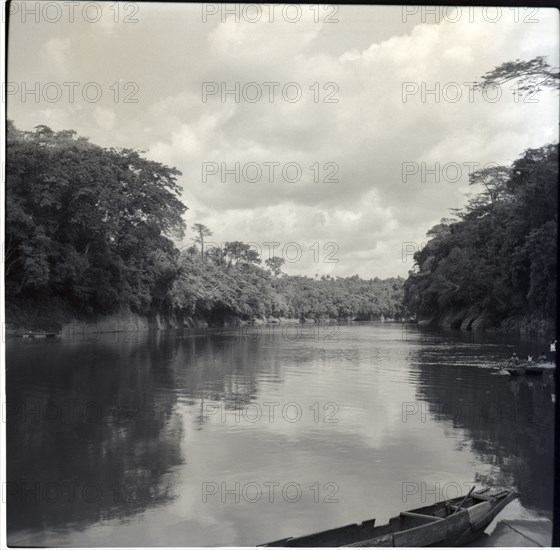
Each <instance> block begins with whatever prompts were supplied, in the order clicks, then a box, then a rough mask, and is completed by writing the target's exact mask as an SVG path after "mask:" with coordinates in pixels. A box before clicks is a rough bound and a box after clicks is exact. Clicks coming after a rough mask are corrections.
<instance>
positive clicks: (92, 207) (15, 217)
mask: <svg viewBox="0 0 560 550" xmlns="http://www.w3.org/2000/svg"><path fill="white" fill-rule="evenodd" d="M7 158H8V171H7V206H8V208H7V230H6V235H7V238H6V249H5V258H6V290H7V301H6V302H7V306H6V310H7V316H6V319H7V322H8V324H9V325H11V326H13V327H16V328H17V327H29V326H32V327H40V326H41V325H47V324H48V325H50V326H53V325H57V326H62V325H64V324H67V323H69V322H73V321H74V320H83V321H87V322H92V321H91V320H92V319H96V318H103V317H107V316H109V317H110V316H111V315H115V314H119V313H122V312H125V313H126V312H130V314H131V315H136V316H140V317H143V318H145V319H147V320H151V321H146V322H147V323H151V325H153V326H156V327H157V326H203V325H207V324H208V325H211V326H222V325H224V324H225V323H232V322H242V321H248V322H250V321H254V320H257V321H258V320H260V321H267V320H278V319H297V320H299V321H301V322H306V321H307V322H309V321H327V320H328V321H332V320H370V321H371V320H378V319H398V320H401V319H406V318H410V317H413V318H416V319H418V320H419V321H421V322H431V323H435V324H439V325H442V326H448V327H453V328H463V329H467V330H470V329H479V328H487V329H495V330H503V331H521V332H529V333H531V332H532V333H536V334H547V335H548V334H550V333H552V332H553V330H554V326H555V318H556V317H555V315H556V268H557V265H556V238H557V221H558V220H557V177H558V167H557V162H558V160H557V159H558V145H557V144H551V145H546V146H543V147H541V148H539V149H532V150H528V151H526V152H525V153H524V154H523V155H522V156H521V157H520V158H519V159H518V160H516V161H515V162H514V163H513V164H512V166H495V167H491V168H486V169H484V170H482V171H479V172H475V173H473V174H471V181H470V183H471V184H472V185H473V186H474V188H475V189H477V192H475V193H474V194H473V195H472V196H471V197H470V199H469V202H468V204H467V206H466V207H465V208H463V209H461V210H455V211H454V216H455V217H454V219H443V220H442V222H441V223H440V224H438V225H436V226H435V227H433V228H432V229H431V230H430V231H429V232H428V237H430V240H429V241H428V243H427V245H426V246H425V247H424V248H423V249H422V250H420V251H418V252H417V253H416V254H415V255H414V260H415V268H414V269H413V270H412V271H411V272H410V273H409V277H408V279H407V281H406V283H405V281H404V279H402V278H400V277H395V278H389V279H385V280H381V279H379V278H377V277H372V278H370V279H362V278H360V277H358V276H357V275H354V276H352V277H331V276H330V275H322V276H321V277H319V276H316V277H315V278H311V277H306V276H293V275H287V274H285V273H283V272H282V270H283V267H284V259H283V258H280V257H271V258H266V259H265V258H261V257H260V256H259V255H258V254H257V252H256V251H255V250H254V249H252V248H251V247H250V246H249V244H246V243H243V242H240V241H231V242H227V243H224V244H223V245H222V246H221V247H219V248H218V247H213V248H208V247H205V242H206V241H208V238H209V237H210V236H211V235H212V232H211V230H210V229H209V228H207V227H205V226H203V225H201V224H198V223H195V224H193V225H192V226H191V227H188V228H187V225H186V223H185V220H184V215H185V213H186V211H187V207H186V206H185V205H184V204H183V202H182V201H181V192H180V188H179V186H178V184H177V181H176V178H177V176H178V175H180V172H179V171H178V170H177V169H175V168H170V167H167V166H164V165H162V164H159V163H157V162H153V161H149V160H147V159H145V158H144V157H142V156H141V154H140V153H139V152H136V151H133V150H128V149H118V150H117V149H104V148H102V147H99V146H96V145H94V144H92V143H90V142H89V141H88V140H87V139H85V138H81V137H77V136H76V133H75V132H73V131H61V132H54V131H53V130H51V129H50V128H48V127H46V126H38V127H36V128H35V129H34V131H32V132H22V131H19V130H17V129H16V128H15V127H14V125H13V124H9V125H8V148H7ZM186 233H188V234H187V237H188V236H189V235H190V240H191V242H192V245H191V246H189V247H187V248H186V249H185V250H179V248H178V247H177V245H176V244H175V242H177V241H180V240H181V239H183V238H184V237H185V234H186Z"/></svg>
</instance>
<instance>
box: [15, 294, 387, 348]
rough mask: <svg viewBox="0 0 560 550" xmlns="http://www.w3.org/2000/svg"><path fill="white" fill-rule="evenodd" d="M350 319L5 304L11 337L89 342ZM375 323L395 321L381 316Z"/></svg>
mask: <svg viewBox="0 0 560 550" xmlns="http://www.w3.org/2000/svg"><path fill="white" fill-rule="evenodd" d="M354 320H358V321H359V320H361V319H354V318H352V317H344V318H340V319H337V318H329V317H322V316H318V317H302V318H299V319H298V318H288V317H264V316H263V317H253V318H250V319H242V318H241V317H239V316H235V315H228V314H225V315H221V316H216V315H212V316H207V317H203V316H188V315H180V314H172V315H170V314H167V315H165V314H152V315H140V314H138V313H135V312H133V311H131V310H130V309H126V308H124V309H120V310H118V311H116V312H114V313H108V314H93V313H90V314H88V313H85V312H83V311H77V310H75V309H73V308H71V307H70V306H69V305H68V304H67V303H65V302H64V301H62V300H57V299H52V300H48V301H46V302H41V303H31V302H20V303H9V304H7V307H6V334H7V335H8V336H13V337H29V338H34V337H36V338H41V337H45V338H48V337H57V336H62V337H72V338H74V339H75V338H78V337H82V338H86V339H90V338H91V336H92V335H93V334H104V333H113V332H118V333H130V334H133V333H136V332H144V331H150V330H168V329H181V328H208V327H213V328H232V327H238V326H245V325H252V326H262V325H274V324H280V325H286V324H290V325H293V324H315V323H320V324H333V323H338V322H351V321H354ZM375 320H379V321H395V320H394V319H386V318H385V317H381V318H380V319H375Z"/></svg>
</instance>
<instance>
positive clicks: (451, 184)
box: [6, 1, 559, 279]
mask: <svg viewBox="0 0 560 550" xmlns="http://www.w3.org/2000/svg"><path fill="white" fill-rule="evenodd" d="M46 5H48V8H45V7H43V8H41V7H40V6H41V4H40V3H38V2H33V1H32V2H26V3H25V2H13V3H12V5H11V10H12V14H11V18H10V29H9V46H8V48H9V49H8V84H7V85H6V96H7V102H8V117H9V118H10V119H12V120H13V121H14V122H15V124H16V126H17V127H18V128H20V129H24V130H30V129H32V128H33V127H34V126H36V125H38V124H45V125H47V126H50V127H51V128H52V129H53V130H57V131H58V130H62V129H73V130H76V131H77V132H78V134H79V135H82V136H87V137H89V138H90V140H91V141H92V142H93V143H97V144H99V145H101V146H104V147H126V148H136V149H139V150H142V151H145V156H147V157H148V158H150V159H152V160H155V161H158V162H161V163H163V164H166V165H169V166H175V167H177V168H178V169H179V170H180V171H181V172H182V176H180V177H179V179H178V181H179V184H180V186H181V188H182V200H183V201H184V202H185V204H186V205H187V206H188V211H187V213H186V216H185V219H186V222H187V224H188V228H189V229H188V231H187V235H186V237H185V239H184V241H183V242H180V243H177V244H178V245H179V246H188V245H190V244H191V242H192V241H191V238H192V237H193V232H192V230H191V227H192V225H193V224H194V223H202V224H205V225H206V226H208V227H209V228H210V229H211V230H212V232H213V236H212V237H210V239H209V240H210V241H211V242H213V243H216V244H218V245H219V244H220V243H223V242H225V241H232V240H241V241H245V242H250V243H253V245H252V246H253V247H254V248H256V249H257V250H258V251H260V252H261V254H262V258H263V260H264V259H266V258H268V257H269V256H272V255H276V256H282V257H284V259H285V260H286V263H285V265H284V271H285V272H286V273H289V274H298V273H299V274H305V275H309V276H312V277H313V276H315V275H316V274H318V275H323V274H330V275H331V276H349V275H354V274H358V275H360V276H361V277H364V278H368V279H369V278H371V277H381V278H385V277H392V276H398V275H400V276H404V277H406V275H407V273H408V271H409V270H410V269H412V266H413V264H412V257H411V253H412V252H414V251H415V250H416V249H418V248H419V247H421V246H423V243H425V242H426V240H427V239H426V232H427V231H428V230H429V229H430V227H432V226H433V225H435V224H436V223H438V222H439V221H440V219H441V218H444V217H449V216H450V209H451V208H458V207H461V206H463V205H464V204H465V202H466V200H467V198H466V195H465V194H466V193H468V192H469V191H471V192H472V191H474V190H475V189H474V188H473V187H470V186H469V185H468V179H469V178H468V175H469V172H470V171H474V170H476V168H477V167H483V166H485V165H488V164H509V163H511V162H512V161H513V160H515V159H516V158H517V157H518V156H519V155H520V154H521V153H522V152H523V151H524V150H526V149H528V148H534V147H540V146H542V145H544V144H546V143H550V142H556V141H557V140H558V117H559V113H558V94H557V92H552V91H547V90H544V91H541V92H540V93H539V94H536V95H533V96H532V97H526V98H520V97H519V96H518V95H516V94H514V91H513V90H512V89H510V85H506V86H505V87H503V88H502V89H499V90H497V89H494V90H488V91H487V92H486V94H485V95H482V94H481V93H480V92H476V93H475V92H471V89H470V86H471V85H470V84H468V83H471V82H474V81H475V80H477V79H479V78H480V77H481V76H482V75H483V74H484V73H486V72H487V71H489V70H492V69H493V68H494V67H495V66H497V65H500V64H501V63H503V62H506V61H512V60H515V59H521V60H529V59H532V58H534V57H536V56H548V62H549V63H550V64H551V65H553V66H558V50H559V17H558V11H557V10H553V9H545V8H539V9H537V8H530V9H525V8H516V9H511V8H506V7H501V8H487V9H480V8H448V9H445V8H438V13H431V12H429V11H428V9H427V8H426V7H411V6H407V7H399V6H348V5H344V6H339V7H332V6H330V7H329V6H323V5H321V6H309V5H301V6H299V7H295V6H292V7H289V8H288V7H286V5H282V4H280V5H275V7H271V6H273V5H270V4H269V5H262V7H261V8H260V13H259V12H258V11H257V8H255V6H254V5H253V6H252V7H251V5H244V4H241V5H239V4H237V5H232V6H233V7H231V8H230V9H232V10H237V14H236V13H229V14H228V13H225V11H224V5H221V4H180V3H173V4H163V3H158V4H155V3H143V2H139V3H134V2H129V3H125V4H120V5H119V9H118V10H117V8H116V7H115V6H116V5H117V4H115V3H113V2H109V3H103V2H97V3H92V2H87V3H77V2H76V3H74V4H73V3H71V2H70V3H69V2H64V3H63V2H60V3H56V2H48V3H46ZM72 6H73V8H72ZM71 9H73V13H71ZM442 10H443V11H442ZM457 10H460V11H457ZM271 83H276V84H271ZM236 87H237V89H238V90H239V97H236V93H235V90H236ZM228 90H229V91H230V93H227V92H228ZM430 91H431V92H432V93H430ZM222 92H223V94H222ZM72 96H73V97H72ZM475 163H477V164H475ZM236 167H238V169H237V168H236Z"/></svg>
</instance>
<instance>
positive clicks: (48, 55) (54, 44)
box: [40, 38, 71, 76]
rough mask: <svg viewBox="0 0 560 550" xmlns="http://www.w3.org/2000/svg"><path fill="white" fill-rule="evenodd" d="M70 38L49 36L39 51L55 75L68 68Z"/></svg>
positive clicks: (61, 73)
mask: <svg viewBox="0 0 560 550" xmlns="http://www.w3.org/2000/svg"><path fill="white" fill-rule="evenodd" d="M70 46H71V41H70V38H51V39H50V40H49V41H47V42H46V43H45V44H44V46H43V49H42V51H41V54H40V55H41V59H42V61H43V62H44V63H46V64H47V65H48V67H49V68H50V70H51V71H52V73H53V74H54V75H55V76H60V75H63V74H65V73H66V71H67V70H68V69H69V68H70V66H69V63H70V56H69V54H70Z"/></svg>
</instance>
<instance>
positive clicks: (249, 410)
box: [5, 323, 554, 546]
mask: <svg viewBox="0 0 560 550" xmlns="http://www.w3.org/2000/svg"><path fill="white" fill-rule="evenodd" d="M88 338H89V340H90V341H85V339H84V337H83V336H80V335H76V336H75V337H74V338H71V339H67V340H52V341H51V340H22V339H13V340H9V341H8V342H7V345H6V353H7V365H8V370H7V392H8V398H7V406H6V410H5V415H6V418H7V438H8V449H7V453H8V484H7V486H6V493H7V496H8V543H9V544H10V545H16V546H17V545H45V546H104V545H111V546H152V545H154V546H217V545H224V546H232V545H236V546H243V545H247V546H254V545H256V544H261V543H265V542H268V541H271V540H275V539H279V538H283V537H287V536H296V535H302V534H306V533H311V532H314V531H319V530H324V529H329V528H331V527H337V526H341V525H345V524H349V523H354V522H357V521H362V520H365V519H368V518H372V517H376V518H377V520H378V523H381V522H383V521H385V520H387V519H388V518H389V517H390V516H392V515H395V514H398V513H399V512H400V511H402V510H406V509H412V508H416V507H419V506H422V505H423V504H431V503H433V502H435V501H437V500H442V499H445V498H453V497H455V496H456V495H457V493H458V492H461V493H464V492H466V491H467V490H468V488H469V487H470V486H472V485H473V484H483V483H485V482H492V483H497V484H502V485H512V486H515V487H516V488H517V489H518V490H519V491H520V492H521V496H520V498H519V500H517V501H514V502H513V503H512V504H510V505H509V506H508V507H507V508H506V509H505V510H504V512H503V513H502V514H501V516H500V518H506V519H512V520H539V521H540V520H543V519H546V518H551V515H552V496H553V483H552V479H553V449H554V443H553V428H554V383H553V377H552V376H549V375H546V376H544V377H526V378H525V377H520V378H519V379H513V378H510V377H509V376H500V375H497V374H496V372H495V370H494V368H493V367H495V366H496V364H497V362H499V361H502V360H504V359H506V358H507V357H509V356H510V355H511V353H512V351H513V350H516V351H517V353H518V354H520V355H523V354H526V353H528V352H529V351H530V352H532V353H533V354H535V355H538V353H540V352H541V351H542V350H543V349H544V350H545V351H547V352H548V349H547V348H546V347H545V346H546V342H543V341H538V340H529V339H527V340H520V339H519V338H518V337H514V336H504V335H497V334H476V333H460V332H441V331H437V330H434V329H426V328H421V327H418V326H416V325H401V324H397V323H351V324H348V325H334V326H330V327H317V326H310V325H303V326H302V325H299V326H294V325H291V326H289V327H286V326H284V327H280V326H278V325H268V326H265V327H253V328H247V327H245V328H243V330H241V329H239V330H233V329H232V330H230V331H227V330H210V329H206V330H202V329H200V330H185V331H161V332H151V333H135V332H130V333H121V334H103V335H90V336H89V337H88Z"/></svg>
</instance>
